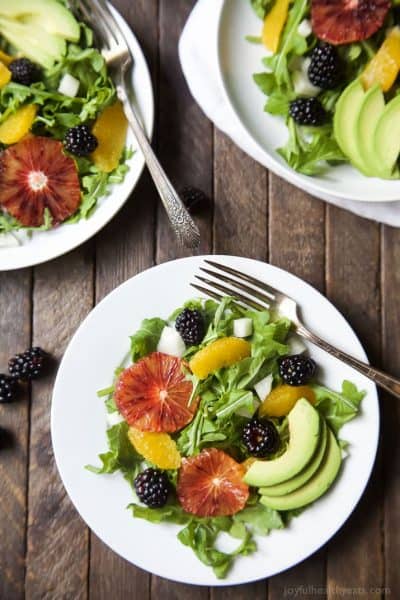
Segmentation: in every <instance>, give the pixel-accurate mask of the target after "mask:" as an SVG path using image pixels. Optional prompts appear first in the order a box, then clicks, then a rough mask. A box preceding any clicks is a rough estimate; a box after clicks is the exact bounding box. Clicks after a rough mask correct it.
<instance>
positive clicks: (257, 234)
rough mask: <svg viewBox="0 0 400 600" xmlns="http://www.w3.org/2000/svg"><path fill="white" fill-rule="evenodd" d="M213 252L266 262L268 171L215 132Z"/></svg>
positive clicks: (223, 136) (225, 137)
mask: <svg viewBox="0 0 400 600" xmlns="http://www.w3.org/2000/svg"><path fill="white" fill-rule="evenodd" d="M214 149H215V215H214V252H215V253H217V254H233V255H241V256H247V257H249V258H258V259H260V260H266V259H267V255H268V239H267V171H266V170H265V169H264V168H263V167H261V166H260V165H258V164H257V163H256V162H254V160H252V159H251V158H250V157H249V156H247V155H246V154H244V153H243V152H242V151H241V150H240V149H239V148H237V147H236V146H235V145H234V144H233V143H232V142H231V141H230V139H229V138H228V137H227V136H225V135H224V134H222V133H221V132H219V131H216V132H215V140H214Z"/></svg>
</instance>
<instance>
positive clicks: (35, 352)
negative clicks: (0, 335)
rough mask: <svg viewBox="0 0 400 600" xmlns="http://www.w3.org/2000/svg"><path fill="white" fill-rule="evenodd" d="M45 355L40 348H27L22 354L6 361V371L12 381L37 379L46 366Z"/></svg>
mask: <svg viewBox="0 0 400 600" xmlns="http://www.w3.org/2000/svg"><path fill="white" fill-rule="evenodd" d="M46 359H47V354H46V352H44V351H43V350H42V349H41V348H39V347H35V348H29V350H26V352H24V353H23V354H16V355H15V356H14V357H13V358H10V360H9V361H8V370H9V372H10V374H11V376H12V377H13V378H14V379H21V380H24V381H27V380H30V379H37V378H38V377H40V376H41V375H42V373H43V370H44V368H45V366H46Z"/></svg>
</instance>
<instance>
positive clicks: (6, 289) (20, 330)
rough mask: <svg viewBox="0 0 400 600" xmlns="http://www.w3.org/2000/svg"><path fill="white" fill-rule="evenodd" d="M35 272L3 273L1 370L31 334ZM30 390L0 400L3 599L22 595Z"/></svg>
mask: <svg viewBox="0 0 400 600" xmlns="http://www.w3.org/2000/svg"><path fill="white" fill-rule="evenodd" d="M30 288H31V273H30V271H29V270H23V271H19V272H17V273H15V272H10V273H0V373H4V372H5V373H7V362H8V359H9V358H10V356H13V355H14V354H15V353H16V352H23V351H24V350H25V349H26V348H27V347H28V346H29V343H30V337H31V320H30V309H31V289H30ZM28 432H29V389H28V388H27V387H26V386H25V387H24V389H23V391H22V393H21V395H20V398H19V400H18V402H15V403H12V404H3V405H1V404H0V453H1V457H0V540H1V543H0V598H5V599H6V598H10V599H13V600H19V599H22V598H23V597H24V578H25V565H24V557H25V526H26V486H27V464H28Z"/></svg>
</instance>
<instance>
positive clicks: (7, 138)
mask: <svg viewBox="0 0 400 600" xmlns="http://www.w3.org/2000/svg"><path fill="white" fill-rule="evenodd" d="M36 112H37V107H36V106H35V105H34V104H27V105H26V106H23V107H22V108H19V109H18V110H17V111H16V112H15V113H13V114H12V115H10V116H9V117H8V118H7V119H6V120H5V121H3V122H2V123H1V125H0V142H1V143H2V144H7V145H9V144H16V143H17V142H19V141H20V140H22V138H23V137H25V136H26V134H27V133H28V132H29V131H30V129H31V127H32V125H33V122H34V120H35V117H36Z"/></svg>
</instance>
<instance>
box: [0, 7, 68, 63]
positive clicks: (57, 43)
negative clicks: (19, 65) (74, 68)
mask: <svg viewBox="0 0 400 600" xmlns="http://www.w3.org/2000/svg"><path fill="white" fill-rule="evenodd" d="M0 33H1V34H2V35H3V36H4V37H5V38H6V39H7V40H8V41H9V42H10V44H12V45H13V46H14V47H15V48H17V49H18V50H20V51H21V52H22V54H23V55H24V56H26V57H27V58H30V59H31V60H33V61H34V62H36V63H38V64H39V65H41V66H42V67H45V68H50V67H52V66H53V65H54V63H55V62H56V61H57V60H60V59H61V58H62V56H64V54H65V52H66V43H65V40H64V39H62V38H61V37H59V36H57V35H52V34H50V33H47V32H46V31H45V30H44V29H41V28H38V27H36V28H30V27H29V26H27V25H23V24H21V23H19V22H18V21H12V20H11V19H6V18H5V17H1V16H0Z"/></svg>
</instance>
